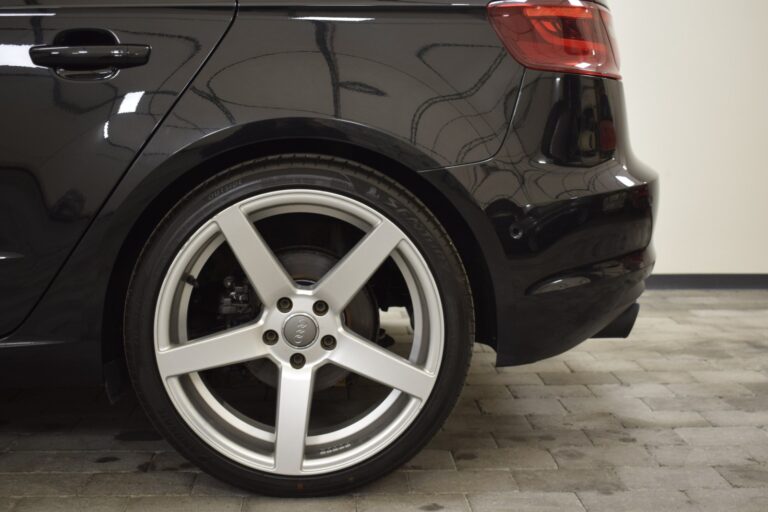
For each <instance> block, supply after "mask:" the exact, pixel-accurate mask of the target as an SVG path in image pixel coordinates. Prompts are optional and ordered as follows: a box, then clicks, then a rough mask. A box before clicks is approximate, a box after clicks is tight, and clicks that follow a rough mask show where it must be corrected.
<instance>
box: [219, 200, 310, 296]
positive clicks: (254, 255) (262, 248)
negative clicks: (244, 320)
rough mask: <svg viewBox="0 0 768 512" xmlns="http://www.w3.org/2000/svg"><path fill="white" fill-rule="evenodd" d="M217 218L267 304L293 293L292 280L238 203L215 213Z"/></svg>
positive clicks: (228, 241)
mask: <svg viewBox="0 0 768 512" xmlns="http://www.w3.org/2000/svg"><path fill="white" fill-rule="evenodd" d="M215 220H216V224H218V225H219V228H220V229H221V231H222V233H223V234H224V237H225V238H226V239H227V243H228V244H229V247H230V248H231V249H232V252H233V253H235V257H237V261H239V262H240V266H241V267H242V268H243V270H244V271H245V274H246V275H247V276H248V279H249V280H250V282H251V284H252V285H253V287H254V288H255V289H256V293H257V294H258V296H259V298H260V299H261V301H262V302H263V303H264V304H270V305H271V304H274V303H275V302H277V300H278V299H279V298H280V297H285V296H290V295H292V294H293V293H294V290H295V286H294V283H293V280H292V279H291V278H290V276H289V275H288V274H287V273H286V272H285V269H284V268H283V266H282V265H281V264H280V262H279V261H278V260H277V258H276V257H275V255H274V253H273V252H272V250H271V249H270V248H269V246H268V245H267V243H266V242H265V241H264V239H263V238H262V237H261V235H260V234H259V232H258V231H257V230H256V228H255V227H254V225H253V224H252V223H251V222H250V221H249V220H248V218H247V217H246V216H245V214H243V212H242V211H241V210H240V208H239V207H238V206H237V205H235V206H231V207H229V208H227V209H226V210H224V211H223V212H221V213H219V214H218V215H216V217H215Z"/></svg>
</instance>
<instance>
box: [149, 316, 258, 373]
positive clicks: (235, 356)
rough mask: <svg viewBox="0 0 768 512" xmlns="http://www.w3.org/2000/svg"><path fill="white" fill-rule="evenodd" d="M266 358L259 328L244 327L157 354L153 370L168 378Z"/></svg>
mask: <svg viewBox="0 0 768 512" xmlns="http://www.w3.org/2000/svg"><path fill="white" fill-rule="evenodd" d="M266 354H267V349H266V346H265V345H264V342H263V341H262V340H261V326H256V325H248V326H245V327H238V328H236V329H231V330H228V331H224V332H218V333H216V334H212V335H210V336H205V337H203V338H199V339H197V340H193V341H190V342H189V343H185V344H184V345H180V346H178V347H173V348H169V349H167V350H162V351H158V352H157V366H158V369H159V370H160V375H162V376H163V377H164V378H168V377H176V376H179V375H184V374H186V373H192V372H200V371H203V370H208V369H211V368H218V367H220V366H228V365H230V364H237V363H242V362H245V361H250V360H252V359H258V358H261V357H264V356H265V355H266Z"/></svg>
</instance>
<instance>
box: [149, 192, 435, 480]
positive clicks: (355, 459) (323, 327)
mask: <svg viewBox="0 0 768 512" xmlns="http://www.w3.org/2000/svg"><path fill="white" fill-rule="evenodd" d="M297 212H301V213H313V214H319V215H326V216H330V217H334V218H336V219H338V220H341V221H344V222H347V223H350V224H352V225H354V226H355V227H357V228H359V229H361V230H362V231H363V232H364V233H365V234H364V236H363V237H362V239H361V240H360V241H359V242H358V243H357V244H356V245H355V246H354V247H353V249H352V250H351V251H350V252H349V253H348V254H347V255H345V256H344V257H343V258H342V259H341V260H340V261H339V262H338V263H337V264H336V265H335V266H334V267H333V268H332V269H331V270H330V271H329V272H328V273H327V274H326V275H325V276H324V277H322V278H321V279H320V280H319V281H318V282H317V283H316V284H314V285H313V286H311V287H308V286H300V285H297V284H296V283H295V282H294V281H293V279H292V278H291V277H290V276H289V275H288V274H287V273H286V271H285V270H284V268H283V267H282V265H281V264H280V262H279V260H278V259H277V258H276V257H275V255H274V253H273V252H272V250H271V249H270V247H269V245H268V244H267V243H266V242H265V240H264V239H263V238H262V237H261V235H260V234H259V232H258V230H257V229H256V226H255V224H254V223H255V222H257V221H258V220H260V219H264V218H267V217H271V216H274V215H281V214H285V213H297ZM225 242H226V243H227V244H228V245H229V248H230V249H231V250H232V252H233V253H234V255H235V257H236V258H237V261H238V262H239V264H240V266H241V268H242V270H243V271H244V273H245V275H246V276H247V278H248V280H249V281H250V283H251V285H252V286H253V288H254V289H255V291H256V293H257V295H258V297H259V299H260V301H261V302H262V304H263V307H262V310H261V313H260V315H259V316H258V317H257V318H256V319H255V320H254V321H253V322H250V323H247V324H244V325H240V326H237V327H235V328H232V329H229V330H225V331H222V332H217V333H213V334H211V335H208V336H204V337H202V338H197V339H193V340H189V339H188V336H187V327H186V324H187V315H188V308H189V300H190V295H191V293H192V285H191V284H189V283H190V282H193V281H194V278H195V277H196V276H197V275H198V274H199V273H200V272H201V270H202V269H203V267H204V265H205V263H206V261H207V260H208V258H210V256H211V254H213V252H214V251H215V250H216V249H217V248H218V247H219V246H221V245H222V244H223V243H225ZM388 258H392V260H393V261H394V262H395V264H396V265H397V268H398V270H399V271H400V273H401V274H402V276H403V279H404V281H405V283H406V285H407V288H408V292H409V295H410V299H411V305H412V320H413V330H414V334H413V343H412V347H411V353H410V355H409V357H408V358H407V359H406V358H403V357H400V356H398V355H396V354H395V353H393V352H391V351H389V350H387V349H385V348H382V347H381V346H379V345H377V344H375V343H373V342H372V341H370V340H366V339H363V338H362V337H361V336H359V335H358V334H356V333H354V332H352V331H351V330H349V329H348V328H347V326H346V325H345V323H344V318H343V311H344V309H345V307H346V306H347V305H348V304H349V303H350V301H352V299H353V298H354V297H355V295H356V294H358V292H360V290H361V289H362V288H363V287H364V286H365V285H366V283H367V282H368V281H369V280H370V279H371V277H372V276H373V275H374V273H375V272H376V271H377V270H378V269H379V267H380V266H381V265H382V264H383V263H384V261H386V260H387V259H388ZM190 277H192V278H193V279H191V280H190V279H189V278H190ZM285 299H289V301H290V309H289V310H288V311H286V310H285V309H286V306H285V305H286V304H288V302H285ZM281 300H282V301H283V302H281ZM297 315H300V316H301V318H300V319H299V320H300V321H299V322H298V328H297V321H296V316H297ZM291 318H293V319H294V320H293V322H292V323H291V326H290V328H287V327H286V325H287V322H289V320H290V319H291ZM310 321H311V322H312V324H313V325H310V323H309V322H310ZM302 322H304V323H303V324H302ZM312 327H314V328H315V329H316V333H315V339H313V340H312V342H311V343H308V344H306V346H302V345H304V342H302V343H294V342H291V340H290V339H286V338H287V337H288V338H290V337H291V336H299V338H300V337H301V336H302V335H303V334H304V332H311V328H312ZM154 332H155V351H156V360H157V367H158V370H159V373H160V377H161V378H162V381H163V383H164V385H165V389H166V391H167V392H168V394H169V396H170V398H171V401H172V402H173V404H174V406H175V407H176V409H177V411H178V412H179V413H180V414H181V416H182V417H183V418H184V420H185V421H186V422H187V424H188V425H189V426H190V427H191V428H192V429H193V430H194V431H195V432H196V433H197V434H198V435H199V436H200V437H201V438H202V439H203V440H204V441H205V442H206V443H208V444H209V445H210V446H212V447H214V448H215V449H216V450H218V451H219V452H221V453H223V454H224V455H226V456H228V457H229V458H231V459H233V460H235V461H237V462H239V463H241V464H244V465H246V466H248V467H251V468H255V469H259V470H263V471H267V472H273V473H277V474H282V475H301V474H312V473H327V472H331V471H336V470H339V469H342V468H345V467H349V466H351V465H354V464H357V463H359V462H361V461H363V460H365V459H367V458H369V457H371V456H372V455H373V454H375V453H377V452H379V451H381V450H382V449H384V448H385V447H386V446H388V445H390V444H391V443H392V442H394V440H395V439H397V437H398V436H399V435H400V434H402V433H403V432H404V431H405V429H407V427H408V426H409V425H410V424H412V423H413V421H414V420H415V419H416V417H417V416H418V414H419V412H420V411H421V409H422V408H423V406H424V404H425V403H426V401H427V399H428V398H429V396H430V393H431V392H432V389H433V387H434V385H435V381H436V379H437V375H438V372H439V369H440V363H441V360H442V354H443V312H442V306H441V302H440V298H439V292H438V289H437V285H436V283H435V280H434V277H433V276H432V273H431V272H430V270H429V267H428V265H427V263H426V261H425V260H424V258H423V257H422V256H421V254H420V253H419V251H418V249H417V248H416V246H415V245H414V243H413V242H412V241H411V240H410V239H409V238H408V237H407V236H406V235H405V234H404V233H403V231H402V230H401V229H400V228H399V227H398V226H397V225H396V224H395V223H393V222H392V221H391V220H389V219H388V218H386V217H385V216H384V215H382V214H381V213H379V212H377V211H376V210H374V209H373V208H371V207H369V206H367V205H365V204H363V203H361V202H359V201H356V200H354V199H351V198H349V197H346V196H343V195H340V194H335V193H331V192H326V191H319V190H311V189H301V190H283V191H276V192H270V193H267V194H262V195H259V196H256V197H253V198H249V199H246V200H244V201H241V202H239V203H237V204H234V205H231V206H229V207H227V208H225V209H224V210H222V211H221V212H219V213H218V214H216V215H215V216H214V217H213V218H212V219H210V220H209V221H208V222H206V223H205V224H203V226H201V227H200V228H199V229H198V230H197V231H196V232H195V233H194V234H193V235H192V236H191V237H190V238H189V239H188V240H187V242H186V243H185V244H184V245H183V247H182V248H181V249H180V250H179V252H178V254H177V255H176V257H175V259H174V260H173V262H172V264H171V266H170V268H169V270H168V272H167V274H166V277H165V279H164V281H163V284H162V286H161V289H160V292H159V295H158V301H157V306H156V311H155V330H154ZM268 332H270V333H269V334H267V333H268ZM274 333H276V334H277V338H278V339H277V341H275V342H273V338H274ZM296 333H298V334H296ZM329 336H330V337H331V338H332V340H333V343H331V342H330V341H328V340H325V341H324V342H321V341H320V340H321V339H322V338H324V337H329ZM265 340H267V341H265ZM294 341H297V340H294ZM265 358H266V359H269V360H271V361H272V362H273V363H274V364H275V365H277V367H278V373H279V379H278V389H277V411H276V421H275V423H276V424H275V425H274V427H272V428H270V427H269V426H266V425H262V424H259V423H258V422H255V421H252V420H250V419H249V418H247V417H244V416H243V415H241V414H238V413H237V412H236V411H233V410H232V409H231V408H228V407H227V405H226V404H224V403H222V402H221V401H220V400H219V399H218V398H217V397H216V396H215V395H214V394H213V393H212V392H211V390H210V389H209V388H208V387H207V385H206V383H205V382H204V380H203V379H202V378H201V376H200V372H203V371H205V370H209V369H213V368H219V367H223V366H228V365H233V364H238V363H244V362H248V361H253V360H256V359H265ZM326 364H333V365H335V366H338V367H341V368H344V369H346V370H349V371H351V372H354V373H356V374H358V375H361V376H363V377H365V378H367V379H370V380H372V381H374V382H377V383H380V384H382V385H384V386H387V387H389V388H391V389H392V391H391V392H390V394H389V395H388V396H387V397H386V399H384V400H383V401H382V402H381V403H380V404H379V405H378V406H376V407H375V408H373V410H371V411H368V412H367V413H366V414H365V415H364V416H363V417H361V418H355V419H354V420H353V421H350V422H349V423H348V424H345V425H343V426H341V427H340V428H338V429H336V430H333V431H330V432H320V433H315V434H310V433H309V432H308V425H309V417H310V414H311V404H312V393H313V382H314V376H315V374H316V372H317V370H318V369H319V368H321V367H322V366H324V365H326Z"/></svg>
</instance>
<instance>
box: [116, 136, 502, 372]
mask: <svg viewBox="0 0 768 512" xmlns="http://www.w3.org/2000/svg"><path fill="white" fill-rule="evenodd" d="M280 153H314V154H319V155H327V156H335V157H340V158H346V159H349V160H352V161H355V162H358V163H361V164H364V165H367V166H369V167H371V168H373V169H377V170H384V169H386V174H387V175H388V176H389V177H390V178H392V179H394V180H395V181H397V182H399V183H400V184H401V185H403V186H404V187H406V188H407V189H408V190H410V191H411V192H412V193H413V194H414V195H415V196H416V197H418V198H419V199H420V200H421V201H422V202H423V203H424V204H425V205H426V206H427V208H428V209H429V210H430V211H431V212H432V213H433V214H434V215H435V216H436V217H437V219H438V220H439V221H440V223H441V224H442V226H443V227H444V228H445V230H446V231H447V232H448V235H449V236H450V238H451V240H452V241H453V243H454V245H455V246H456V248H457V250H458V252H459V255H460V257H461V260H462V263H463V264H464V268H465V269H466V271H467V275H468V277H469V281H470V286H471V288H472V296H473V300H474V305H475V319H476V339H477V340H478V341H480V342H482V343H485V344H488V345H491V346H495V340H496V332H495V325H496V318H495V311H496V310H495V304H494V297H493V295H492V292H491V290H492V287H491V280H490V273H489V271H488V267H487V264H486V262H485V259H484V257H483V255H482V252H481V250H480V247H479V244H478V242H477V240H476V239H475V237H474V236H473V235H472V232H471V230H470V228H469V226H468V225H467V223H466V221H465V220H464V219H463V218H462V217H461V215H459V214H458V212H457V211H456V209H455V207H454V206H453V205H452V204H451V203H450V202H449V201H448V200H447V199H446V198H445V197H444V196H443V195H442V194H441V193H439V192H438V191H437V190H436V189H435V188H434V187H433V185H431V184H430V183H429V182H428V181H427V180H426V179H424V178H423V177H421V176H420V175H419V174H418V173H417V172H414V171H413V170H411V169H409V168H407V167H405V166H403V165H402V164H400V163H398V162H396V161H394V160H392V159H389V158H387V157H384V156H382V155H380V154H378V153H375V152H372V151H369V150H366V149H363V148H359V147H357V146H353V145H350V144H345V143H336V142H329V141H325V140H311V139H310V140H295V139H292V140H285V141H278V142H274V141H272V142H269V143H264V144H256V145H253V146H248V147H245V148H240V149H237V150H233V151H230V152H227V153H225V154H223V155H218V156H216V157H213V158H212V159H210V160H207V161H205V162H203V163H202V164H200V165H198V166H197V167H195V168H194V169H191V170H190V171H189V172H186V173H184V175H183V176H181V177H180V178H179V179H177V180H176V181H174V182H173V183H172V184H171V185H170V186H168V187H167V188H166V189H165V190H163V191H162V192H161V193H160V194H158V196H157V197H156V198H155V199H154V200H153V201H152V203H151V204H150V205H149V207H147V208H146V209H145V211H144V212H143V213H142V214H141V216H140V217H139V219H138V220H137V221H136V222H135V223H134V226H133V228H132V229H131V231H130V232H129V235H128V237H127V238H126V240H125V242H124V243H123V246H122V248H121V250H120V253H119V255H118V258H117V260H116V262H115V266H114V268H113V271H112V275H111V276H110V282H109V288H108V292H107V297H106V303H105V308H104V311H105V313H104V319H103V320H104V321H103V324H102V325H103V328H102V332H103V335H102V358H103V361H104V362H105V364H108V363H109V366H108V368H110V367H111V366H113V365H114V364H122V363H121V361H122V359H123V357H122V354H123V349H122V324H123V317H122V312H123V308H124V300H125V296H126V293H127V290H128V284H129V280H130V277H131V273H132V271H133V267H134V265H135V263H136V261H137V260H138V257H139V254H140V252H141V249H142V248H143V247H144V244H145V243H146V241H147V240H148V239H149V236H150V235H151V233H152V231H153V230H154V229H155V227H156V226H157V225H158V224H159V223H160V221H161V220H162V218H163V217H164V216H165V214H166V213H167V212H168V211H169V209H170V208H171V206H172V205H174V204H176V203H177V202H178V201H179V200H180V199H181V198H182V197H183V196H184V195H186V194H187V193H188V192H190V191H191V190H192V189H194V187H196V186H197V185H199V184H200V183H202V182H203V181H205V180H206V179H207V178H209V177H210V176H212V175H213V174H215V173H216V172H219V171H221V170H224V169H227V168H228V167H231V166H233V165H236V164H237V163H240V162H243V161H247V160H252V159H255V158H260V157H264V156H271V155H277V154H280ZM108 371H109V370H108Z"/></svg>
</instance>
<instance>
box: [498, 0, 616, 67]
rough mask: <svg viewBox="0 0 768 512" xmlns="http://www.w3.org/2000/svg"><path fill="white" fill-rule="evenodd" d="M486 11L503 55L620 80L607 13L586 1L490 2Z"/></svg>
mask: <svg viewBox="0 0 768 512" xmlns="http://www.w3.org/2000/svg"><path fill="white" fill-rule="evenodd" d="M488 14H489V16H490V20H491V23H492V24H493V27H494V29H496V32H497V33H498V34H499V37H500V38H501V40H502V42H503V43H504V46H506V48H507V50H508V51H509V53H511V54H512V56H513V57H514V58H515V59H517V60H518V61H519V62H520V63H521V64H523V65H524V66H527V67H529V68H533V69H541V70H545V71H561V72H566V73H580V74H584V75H594V76H602V77H607V78H617V79H620V78H621V75H620V73H619V58H618V51H617V46H616V43H615V41H614V38H613V24H612V19H611V14H610V11H608V9H606V8H605V7H603V6H601V5H598V4H596V3H593V2H591V1H589V0H507V1H501V2H492V3H490V4H489V5H488Z"/></svg>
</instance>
